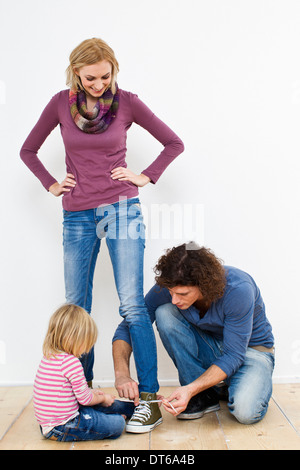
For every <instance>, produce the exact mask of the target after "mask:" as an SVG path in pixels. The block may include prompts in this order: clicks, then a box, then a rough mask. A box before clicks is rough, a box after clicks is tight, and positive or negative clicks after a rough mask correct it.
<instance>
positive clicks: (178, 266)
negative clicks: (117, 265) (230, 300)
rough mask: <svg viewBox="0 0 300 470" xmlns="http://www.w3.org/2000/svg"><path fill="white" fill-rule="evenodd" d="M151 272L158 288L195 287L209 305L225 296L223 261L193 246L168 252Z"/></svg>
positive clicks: (188, 244) (176, 248)
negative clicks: (153, 273)
mask: <svg viewBox="0 0 300 470" xmlns="http://www.w3.org/2000/svg"><path fill="white" fill-rule="evenodd" d="M154 272H155V274H156V276H155V281H156V283H157V284H158V285H159V286H160V287H166V288H168V289H171V288H173V287H175V286H197V287H199V289H200V292H201V294H202V295H203V297H204V298H205V300H208V301H210V302H214V301H215V300H217V299H219V298H221V297H222V296H223V294H224V290H225V286H226V271H225V268H224V266H223V263H222V261H221V260H220V259H218V258H217V257H216V256H215V255H214V254H213V253H212V251H211V250H209V249H208V248H205V247H199V246H198V245H197V244H196V243H194V242H190V243H184V244H182V245H179V246H177V247H173V248H170V249H168V250H167V251H166V254H165V255H163V256H161V257H160V259H159V260H158V262H157V264H156V266H155V268H154Z"/></svg>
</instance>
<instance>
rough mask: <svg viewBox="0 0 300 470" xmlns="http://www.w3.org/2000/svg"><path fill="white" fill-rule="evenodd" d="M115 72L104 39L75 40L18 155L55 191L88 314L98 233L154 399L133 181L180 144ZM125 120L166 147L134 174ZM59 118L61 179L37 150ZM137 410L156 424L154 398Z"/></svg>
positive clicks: (157, 167)
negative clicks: (63, 72)
mask: <svg viewBox="0 0 300 470" xmlns="http://www.w3.org/2000/svg"><path fill="white" fill-rule="evenodd" d="M118 71H119V67H118V62H117V60H116V58H115V55H114V52H113V50H112V49H111V48H110V47H109V46H108V45H107V44H106V43H105V42H104V41H102V40H101V39H97V38H92V39H87V40H85V41H83V42H82V43H81V44H79V46H77V47H76V48H75V49H74V50H73V52H72V53H71V55H70V64H69V67H68V68H67V85H68V86H69V89H66V90H63V91H60V92H59V93H57V94H56V95H54V96H53V98H52V99H51V100H50V102H49V103H48V105H47V106H46V108H45V109H44V111H43V112H42V114H41V116H40V119H39V120H38V122H37V124H36V125H35V127H34V128H33V129H32V131H31V133H30V134H29V136H28V137H27V139H26V141H25V142H24V144H23V146H22V149H21V152H20V155H21V159H22V160H23V161H24V163H25V164H26V165H27V166H28V167H29V169H30V170H31V171H32V172H33V173H34V174H35V176H36V177H37V178H39V180H40V181H41V183H42V184H43V186H44V187H45V189H46V190H47V191H49V192H50V193H52V194H53V195H54V196H57V197H58V196H61V195H62V196H63V198H62V204H63V215H64V221H63V227H64V229H63V246H64V273H65V290H66V301H67V302H68V303H73V304H76V305H78V306H80V307H82V308H84V309H86V310H87V311H88V312H89V313H90V312H91V306H92V288H93V275H94V269H95V264H96V259H97V255H98V253H99V249H100V243H101V238H103V237H105V238H106V243H107V246H108V250H109V254H110V258H111V262H112V266H113V271H114V278H115V283H116V287H117V291H118V295H119V299H120V309H119V312H120V315H121V316H122V317H123V318H125V319H126V321H127V323H128V326H129V329H130V335H131V339H132V348H133V354H134V358H135V364H136V369H137V376H138V381H139V392H140V398H141V399H142V400H143V402H144V400H145V399H149V400H151V402H152V401H153V399H155V393H156V392H157V391H158V388H159V385H158V382H157V355H156V343H155V336H154V332H153V328H152V325H151V322H150V320H149V315H148V314H147V311H146V306H145V303H144V294H143V259H144V247H145V233H144V224H143V216H142V213H141V210H140V203H139V198H138V192H139V190H138V188H139V187H143V186H145V185H146V184H147V183H149V182H152V183H156V181H157V180H158V178H159V177H160V175H161V174H162V173H163V171H164V170H165V169H166V167H167V166H168V165H169V164H170V163H171V162H172V160H174V159H175V158H176V157H177V156H178V155H179V154H180V153H181V152H182V151H183V148H184V147H183V143H182V141H181V140H180V139H179V138H178V137H177V135H176V134H175V133H174V132H173V131H172V130H171V129H170V128H169V127H168V126H167V125H166V124H164V123H163V122H162V121H161V120H160V119H158V118H157V117H156V116H155V115H154V114H153V112H152V111H150V109H149V108H148V107H147V106H146V105H145V104H144V103H143V102H142V101H141V100H140V99H139V98H138V96H137V95H135V94H133V93H130V92H128V91H124V90H121V89H120V88H119V87H118V84H117V82H116V76H117V72H118ZM133 122H134V123H136V124H138V125H140V126H142V127H143V128H145V129H146V130H147V131H148V132H150V134H151V135H153V137H154V138H155V139H157V140H158V141H159V142H160V143H161V144H162V145H163V146H164V148H163V150H162V152H161V153H160V154H159V155H158V156H157V157H156V158H155V159H154V161H153V162H152V163H151V164H150V166H148V167H147V168H146V169H145V170H143V171H142V172H141V174H139V175H136V174H134V173H133V172H132V171H130V170H129V169H128V168H127V164H126V161H125V157H126V136H127V131H128V129H129V128H130V126H131V125H132V123H133ZM58 124H59V125H60V129H61V134H62V138H63V142H64V146H65V151H66V171H67V174H66V177H65V179H64V180H63V181H62V182H61V183H59V182H57V181H56V179H55V178H54V177H53V176H52V175H51V174H50V173H49V172H48V171H47V170H46V168H45V167H44V165H43V164H42V162H41V161H40V160H39V158H38V156H37V153H38V150H39V148H40V147H41V145H42V144H43V142H44V141H45V139H46V138H47V136H48V135H49V134H50V133H51V131H52V130H53V129H54V128H55V127H56V126H57V125H58ZM141 153H142V149H141ZM107 315H108V317H109V315H110V313H109V312H107ZM93 362H94V357H93V351H92V352H91V353H90V354H89V355H87V356H85V357H84V358H83V359H82V363H83V367H84V371H85V376H86V380H87V381H88V382H91V381H92V379H93ZM149 407H150V410H151V413H150V416H149V410H148V408H149ZM140 408H141V407H139V413H138V417H137V419H136V420H133V421H134V422H136V424H137V426H136V431H133V432H145V431H149V430H151V429H152V428H153V427H155V426H156V425H157V424H160V422H161V415H160V411H158V407H157V403H151V404H149V406H148V407H146V408H145V409H144V408H143V409H142V413H141V409H140ZM140 415H142V416H140ZM131 428H132V427H131Z"/></svg>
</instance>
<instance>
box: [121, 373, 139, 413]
mask: <svg viewBox="0 0 300 470" xmlns="http://www.w3.org/2000/svg"><path fill="white" fill-rule="evenodd" d="M115 387H116V389H117V391H118V394H119V397H120V398H128V399H129V400H133V401H134V404H135V406H137V405H138V404H139V402H140V400H139V387H138V384H137V383H136V382H135V380H133V379H132V378H131V377H128V376H124V375H122V376H119V377H116V381H115Z"/></svg>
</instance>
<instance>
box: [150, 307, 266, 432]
mask: <svg viewBox="0 0 300 470" xmlns="http://www.w3.org/2000/svg"><path fill="white" fill-rule="evenodd" d="M155 316H156V324H157V329H158V331H159V335H160V337H161V340H162V342H163V344H164V347H165V348H166V350H167V352H168V354H169V356H170V357H171V359H172V360H173V362H174V364H175V366H176V368H177V370H178V375H179V382H180V384H181V385H187V384H189V383H191V382H193V381H194V380H196V379H197V378H198V377H199V376H200V375H202V374H203V373H204V372H205V370H207V369H208V368H209V367H210V366H211V365H212V364H213V362H214V361H215V359H216V358H217V357H219V356H220V355H221V354H222V341H220V340H217V339H216V338H214V337H213V336H212V335H210V334H208V333H206V332H204V331H202V330H201V329H200V328H198V327H196V326H195V325H192V324H191V323H190V322H188V321H187V320H186V319H185V318H184V317H183V315H182V314H181V313H180V311H179V310H178V308H177V307H176V306H175V305H173V304H171V303H169V304H165V305H161V306H160V307H158V309H157V310H156V314H155ZM273 369H274V355H273V354H272V353H268V352H261V351H257V350H256V349H253V348H248V349H247V353H246V357H245V361H244V362H243V364H242V365H241V367H240V368H239V369H238V371H237V372H236V373H235V374H233V375H232V376H231V377H230V378H229V379H227V380H226V381H225V382H226V383H227V384H228V392H229V399H228V408H229V410H230V412H231V413H232V414H233V415H234V416H235V417H236V418H237V420H238V421H240V422H241V423H243V424H252V423H255V422H257V421H259V420H261V419H262V418H263V417H264V415H265V414H266V412H267V409H268V404H269V400H270V398H271V394H272V374H273Z"/></svg>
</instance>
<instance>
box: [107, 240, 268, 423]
mask: <svg viewBox="0 0 300 470" xmlns="http://www.w3.org/2000/svg"><path fill="white" fill-rule="evenodd" d="M155 272H156V277H155V280H156V285H155V286H153V287H152V289H151V290H150V291H149V293H148V294H147V296H146V298H145V300H146V305H147V308H148V312H149V315H150V317H151V320H152V322H153V321H156V325H157V329H158V332H159V335H160V338H161V340H162V342H163V345H164V347H165V348H166V350H167V352H168V354H169V356H170V357H171V358H172V360H173V362H174V364H175V366H176V368H177V370H178V375H179V382H180V385H181V386H180V387H179V388H177V389H176V390H175V391H174V392H173V393H172V394H171V395H170V396H169V397H168V398H166V399H164V400H163V406H164V407H165V409H166V410H167V411H169V412H170V413H172V414H173V415H175V416H177V418H179V419H195V418H199V417H201V416H203V415H204V414H205V413H208V412H210V411H215V410H217V409H219V394H218V390H219V388H218V387H217V385H219V384H220V383H225V384H226V385H227V386H228V408H229V410H230V412H231V413H232V414H233V415H234V416H235V417H236V418H237V420H238V421H239V422H241V423H244V424H251V423H255V422H257V421H259V420H260V419H262V418H263V417H264V415H265V413H266V411H267V408H268V403H269V400H270V397H271V393H272V373H273V369H274V338H273V334H272V328H271V325H270V323H269V321H268V319H267V317H266V314H265V306H264V302H263V299H262V296H261V294H260V291H259V288H258V287H257V285H256V283H255V282H254V280H253V279H252V277H251V276H250V275H249V274H247V273H245V272H243V271H241V270H239V269H237V268H234V267H230V266H223V264H222V263H221V261H220V260H219V259H217V258H216V256H215V255H214V254H213V253H212V252H211V251H210V250H208V249H206V248H204V247H202V248H200V247H198V246H197V245H195V244H194V243H190V244H183V245H180V246H178V247H174V248H172V249H170V250H168V251H167V252H166V254H165V255H164V256H162V257H161V258H160V259H159V261H158V263H157V265H156V267H155ZM130 354H131V346H130V335H129V332H128V328H127V325H126V322H125V321H124V322H122V323H121V324H120V325H119V327H118V328H117V330H116V333H115V336H114V339H113V356H114V364H115V374H116V388H117V390H118V392H119V394H120V396H123V397H127V398H132V399H134V400H135V401H136V402H137V401H138V386H137V384H136V382H135V381H134V380H132V379H131V377H130V373H129V359H130ZM170 403H171V404H172V406H171V405H170Z"/></svg>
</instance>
